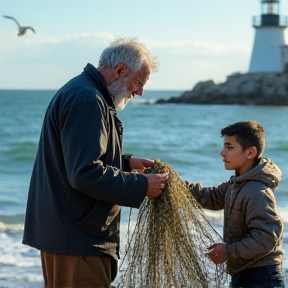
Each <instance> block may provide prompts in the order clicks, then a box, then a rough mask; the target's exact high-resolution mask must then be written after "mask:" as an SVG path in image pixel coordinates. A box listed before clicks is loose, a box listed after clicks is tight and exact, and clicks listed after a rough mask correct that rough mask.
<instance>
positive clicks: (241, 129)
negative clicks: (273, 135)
mask: <svg viewBox="0 0 288 288" xmlns="http://www.w3.org/2000/svg"><path fill="white" fill-rule="evenodd" d="M224 135H227V136H234V135H236V139H237V142H238V143H239V144H240V145H241V146H242V150H243V151H245V150H246V149H247V148H250V147H252V146H255V147H256V148H257V159H259V158H260V157H261V156H262V154H263V152H264V149H265V131H264V128H263V127H262V126H261V125H260V124H258V123H257V122H255V121H243V122H237V123H234V124H232V125H229V126H227V127H225V128H223V129H222V130H221V137H223V136H224Z"/></svg>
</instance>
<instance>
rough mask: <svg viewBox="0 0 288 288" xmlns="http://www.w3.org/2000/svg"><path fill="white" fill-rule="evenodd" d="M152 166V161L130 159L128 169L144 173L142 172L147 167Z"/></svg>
mask: <svg viewBox="0 0 288 288" xmlns="http://www.w3.org/2000/svg"><path fill="white" fill-rule="evenodd" d="M153 165H154V161H153V160H150V159H142V158H130V167H131V169H133V170H136V171H137V172H139V173H142V172H144V170H145V169H146V168H148V167H151V166H153Z"/></svg>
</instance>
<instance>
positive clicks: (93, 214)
mask: <svg viewBox="0 0 288 288" xmlns="http://www.w3.org/2000/svg"><path fill="white" fill-rule="evenodd" d="M120 210H121V207H120V206H118V205H114V204H110V203H107V202H102V201H97V203H96V204H95V205H94V207H93V208H92V210H91V211H90V212H89V213H88V214H87V215H86V216H85V217H84V218H83V219H81V220H79V221H77V222H75V226H76V227H77V228H80V229H83V230H86V231H89V232H91V233H93V234H102V233H103V232H105V231H106V230H107V229H108V227H109V226H110V224H111V223H112V221H113V220H114V219H115V217H116V216H117V215H118V213H119V212H120Z"/></svg>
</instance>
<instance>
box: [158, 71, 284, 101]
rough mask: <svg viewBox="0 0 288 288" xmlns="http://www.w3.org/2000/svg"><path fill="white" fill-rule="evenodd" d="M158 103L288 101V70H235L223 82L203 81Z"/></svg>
mask: <svg viewBox="0 0 288 288" xmlns="http://www.w3.org/2000/svg"><path fill="white" fill-rule="evenodd" d="M156 103H157V104H164V103H183V104H184V103H190V104H243V105H288V73H273V72H265V73H245V74H241V73H234V74H232V75H230V76H227V80H226V82H224V83H220V84H215V83H214V81H213V80H208V81H201V82H199V83H197V84H196V85H195V86H194V88H193V89H192V90H190V91H185V92H184V93H182V94H181V95H180V96H178V97H171V98H169V99H165V100H164V99H160V100H158V101H157V102H156Z"/></svg>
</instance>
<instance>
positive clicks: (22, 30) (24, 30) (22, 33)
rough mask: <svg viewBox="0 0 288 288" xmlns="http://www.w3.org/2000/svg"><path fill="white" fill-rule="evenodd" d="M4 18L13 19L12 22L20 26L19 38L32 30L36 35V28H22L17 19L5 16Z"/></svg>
mask: <svg viewBox="0 0 288 288" xmlns="http://www.w3.org/2000/svg"><path fill="white" fill-rule="evenodd" d="M3 17H4V18H8V19H12V20H14V21H15V22H16V24H17V25H18V34H17V35H18V36H23V35H25V34H26V30H27V29H30V30H32V31H33V32H34V33H35V30H34V28H33V27H31V26H21V25H20V24H19V22H18V21H17V20H16V19H15V18H13V17H11V16H3Z"/></svg>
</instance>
